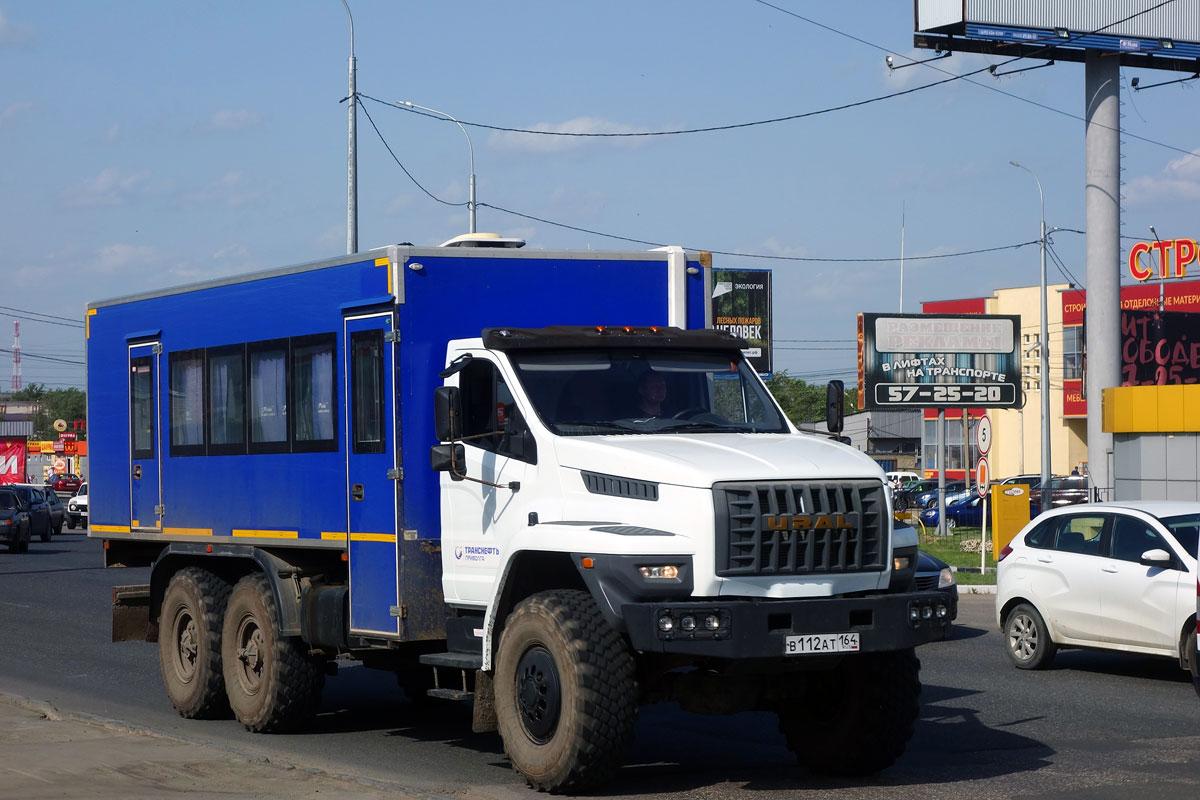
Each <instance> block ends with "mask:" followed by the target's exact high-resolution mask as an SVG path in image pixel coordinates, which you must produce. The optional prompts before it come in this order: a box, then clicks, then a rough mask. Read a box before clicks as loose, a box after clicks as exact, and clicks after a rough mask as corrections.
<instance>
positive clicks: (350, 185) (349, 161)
mask: <svg viewBox="0 0 1200 800" xmlns="http://www.w3.org/2000/svg"><path fill="white" fill-rule="evenodd" d="M342 5H343V6H345V7H346V16H347V17H349V18H350V93H349V94H348V95H347V96H346V99H347V101H348V102H349V103H350V106H349V108H348V109H347V115H348V116H349V118H350V122H349V132H348V134H347V139H348V140H349V141H348V143H347V153H346V254H347V255H352V254H354V253H357V252H358V90H357V89H356V88H355V85H354V71H355V59H354V17H353V16H352V15H351V14H350V6H349V5H347V4H346V0H342Z"/></svg>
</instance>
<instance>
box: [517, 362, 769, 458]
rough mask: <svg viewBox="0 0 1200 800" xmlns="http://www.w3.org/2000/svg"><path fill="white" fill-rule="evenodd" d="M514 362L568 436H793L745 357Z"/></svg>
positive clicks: (539, 406) (540, 407) (541, 410)
mask: <svg viewBox="0 0 1200 800" xmlns="http://www.w3.org/2000/svg"><path fill="white" fill-rule="evenodd" d="M510 355H511V358H512V362H513V365H514V367H515V368H516V372H517V376H518V377H519V379H520V381H521V384H522V385H523V386H524V387H525V391H526V393H527V394H528V395H529V397H530V399H531V400H532V401H533V405H534V411H535V412H536V413H537V415H538V417H539V418H540V419H541V420H542V422H544V423H545V424H546V425H547V426H548V427H549V428H550V429H551V430H553V431H554V432H555V433H557V434H559V435H561V436H592V435H597V434H645V433H663V434H666V433H697V432H712V433H730V432H738V433H787V432H788V430H789V429H788V426H787V423H786V422H785V421H784V419H783V416H782V415H781V414H780V413H779V411H778V410H777V409H776V407H775V403H774V402H773V401H772V400H771V397H770V395H769V394H767V391H766V389H765V388H764V387H763V385H762V382H761V381H760V380H759V379H758V376H757V375H756V374H755V373H754V371H753V369H752V368H751V367H750V366H749V365H748V364H747V363H746V362H745V361H744V360H743V359H742V358H741V356H740V354H739V355H737V356H736V357H735V358H734V359H731V358H730V356H729V354H728V353H724V352H717V353H713V352H690V351H680V350H656V349H652V348H646V349H628V350H626V349H619V350H602V349H580V350H555V351H552V352H551V351H517V352H513V353H511V354H510Z"/></svg>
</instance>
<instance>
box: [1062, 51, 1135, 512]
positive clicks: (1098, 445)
mask: <svg viewBox="0 0 1200 800" xmlns="http://www.w3.org/2000/svg"><path fill="white" fill-rule="evenodd" d="M1118 67H1119V63H1118V59H1117V57H1116V55H1115V54H1112V53H1101V52H1098V51H1095V50H1088V51H1087V62H1086V70H1085V85H1086V93H1087V94H1086V97H1085V101H1086V120H1087V123H1086V133H1085V143H1086V151H1087V175H1086V188H1085V195H1084V198H1085V211H1086V222H1087V225H1086V227H1087V309H1086V311H1085V315H1086V316H1085V323H1086V326H1087V327H1086V331H1087V342H1086V346H1087V381H1086V386H1085V389H1086V391H1087V402H1088V419H1087V436H1088V469H1089V471H1090V473H1091V477H1092V483H1093V485H1094V486H1096V487H1097V488H1098V489H1099V490H1100V495H1101V498H1102V499H1109V498H1111V497H1112V486H1113V480H1112V469H1111V461H1112V459H1111V453H1112V447H1113V445H1112V434H1108V433H1105V432H1104V430H1103V415H1102V413H1101V411H1102V407H1101V390H1102V389H1107V388H1109V387H1112V386H1120V385H1121V333H1120V328H1121V237H1120V231H1121V138H1120V129H1121V117H1120V110H1121V95H1120V85H1119V82H1118V77H1119V75H1118ZM1058 355H1059V357H1060V359H1061V354H1058Z"/></svg>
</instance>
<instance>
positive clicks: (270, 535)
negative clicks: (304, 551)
mask: <svg viewBox="0 0 1200 800" xmlns="http://www.w3.org/2000/svg"><path fill="white" fill-rule="evenodd" d="M233 535H234V536H235V537H238V538H246V539H299V538H300V532H299V531H248V530H239V529H237V528H234V529H233Z"/></svg>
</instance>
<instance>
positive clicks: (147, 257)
mask: <svg viewBox="0 0 1200 800" xmlns="http://www.w3.org/2000/svg"><path fill="white" fill-rule="evenodd" d="M159 260H160V256H159V253H158V251H157V250H155V249H154V248H153V247H151V246H149V245H140V244H109V245H104V246H103V247H101V248H99V249H98V250H97V251H96V253H95V255H93V256H91V257H90V259H85V260H84V263H83V264H82V265H81V266H82V268H83V269H84V270H85V271H87V272H94V273H100V274H102V275H113V274H117V273H120V274H122V275H124V274H127V273H129V272H133V271H137V270H140V269H143V268H145V267H149V266H152V265H154V264H157V263H158V262H159Z"/></svg>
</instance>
